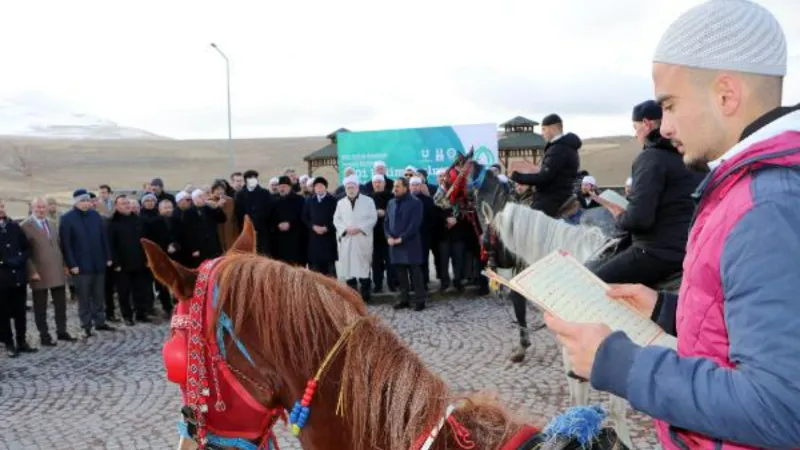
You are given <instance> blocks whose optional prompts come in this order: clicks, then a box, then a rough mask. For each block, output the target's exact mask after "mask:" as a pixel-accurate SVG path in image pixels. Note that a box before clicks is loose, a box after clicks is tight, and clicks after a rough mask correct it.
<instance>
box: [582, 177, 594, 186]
mask: <svg viewBox="0 0 800 450" xmlns="http://www.w3.org/2000/svg"><path fill="white" fill-rule="evenodd" d="M581 184H591V185H592V186H597V180H595V179H594V177H593V176H591V175H586V176H585V177H583V180H582V181H581Z"/></svg>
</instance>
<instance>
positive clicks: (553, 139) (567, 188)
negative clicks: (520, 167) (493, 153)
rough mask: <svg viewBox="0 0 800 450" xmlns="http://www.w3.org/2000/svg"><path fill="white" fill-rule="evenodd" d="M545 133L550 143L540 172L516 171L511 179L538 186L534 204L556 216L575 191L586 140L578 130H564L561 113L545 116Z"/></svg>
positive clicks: (533, 205) (543, 126)
mask: <svg viewBox="0 0 800 450" xmlns="http://www.w3.org/2000/svg"><path fill="white" fill-rule="evenodd" d="M542 136H544V138H545V140H546V141H547V145H545V147H544V158H543V159H542V164H541V167H540V168H539V172H538V173H520V172H514V173H512V174H511V180H512V181H514V182H515V183H518V184H524V185H526V186H534V187H535V188H536V194H535V195H534V197H533V204H531V208H533V209H536V210H539V211H542V212H543V213H545V214H547V215H548V216H550V217H556V216H557V215H558V211H559V210H560V209H561V207H562V206H563V205H564V203H565V202H566V201H567V200H568V199H569V198H570V197H571V196H572V195H573V193H574V192H573V189H574V186H575V178H576V177H577V176H578V167H579V166H580V157H579V156H578V150H579V149H580V148H581V145H582V142H581V139H580V138H579V137H578V136H576V135H575V134H574V133H567V134H564V125H563V123H562V121H561V117H559V116H558V115H557V114H550V115H548V116H546V117H545V118H544V119H542Z"/></svg>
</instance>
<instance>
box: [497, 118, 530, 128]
mask: <svg viewBox="0 0 800 450" xmlns="http://www.w3.org/2000/svg"><path fill="white" fill-rule="evenodd" d="M525 125H527V126H531V127H535V126H537V125H539V122H537V121H535V120H531V119H528V118H527V117H522V116H517V117H514V118H513V119H511V120H509V121H506V122H503V123H501V124H500V126H501V127H503V128H509V127H519V126H525Z"/></svg>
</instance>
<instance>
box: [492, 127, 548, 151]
mask: <svg viewBox="0 0 800 450" xmlns="http://www.w3.org/2000/svg"><path fill="white" fill-rule="evenodd" d="M545 144H546V142H545V140H544V138H543V137H542V135H541V134H538V133H534V132H511V133H505V134H504V135H503V136H502V137H501V138H500V139H499V140H498V141H497V148H498V150H499V151H501V152H502V151H506V150H529V149H534V150H538V149H542V148H544V146H545Z"/></svg>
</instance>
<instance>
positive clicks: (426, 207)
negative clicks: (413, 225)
mask: <svg viewBox="0 0 800 450" xmlns="http://www.w3.org/2000/svg"><path fill="white" fill-rule="evenodd" d="M425 184H426V183H425V182H424V181H423V180H422V178H420V177H417V176H414V177H411V180H410V181H409V185H410V187H411V194H412V195H413V196H414V197H415V198H417V199H418V200H419V201H421V202H422V226H420V229H419V234H420V237H421V238H422V279H423V282H424V283H425V289H426V290H427V289H428V283H430V281H431V279H430V278H431V270H430V255H431V244H432V243H433V242H434V241H433V238H434V233H435V232H436V231H439V227H440V226H441V222H440V221H441V219H442V216H441V214H439V208H438V207H437V206H436V204H435V203H434V202H433V199H432V198H431V197H430V196H429V195H426V194H425V193H424V192H423V191H422V187H423V185H425ZM437 253H438V250H437Z"/></svg>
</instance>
